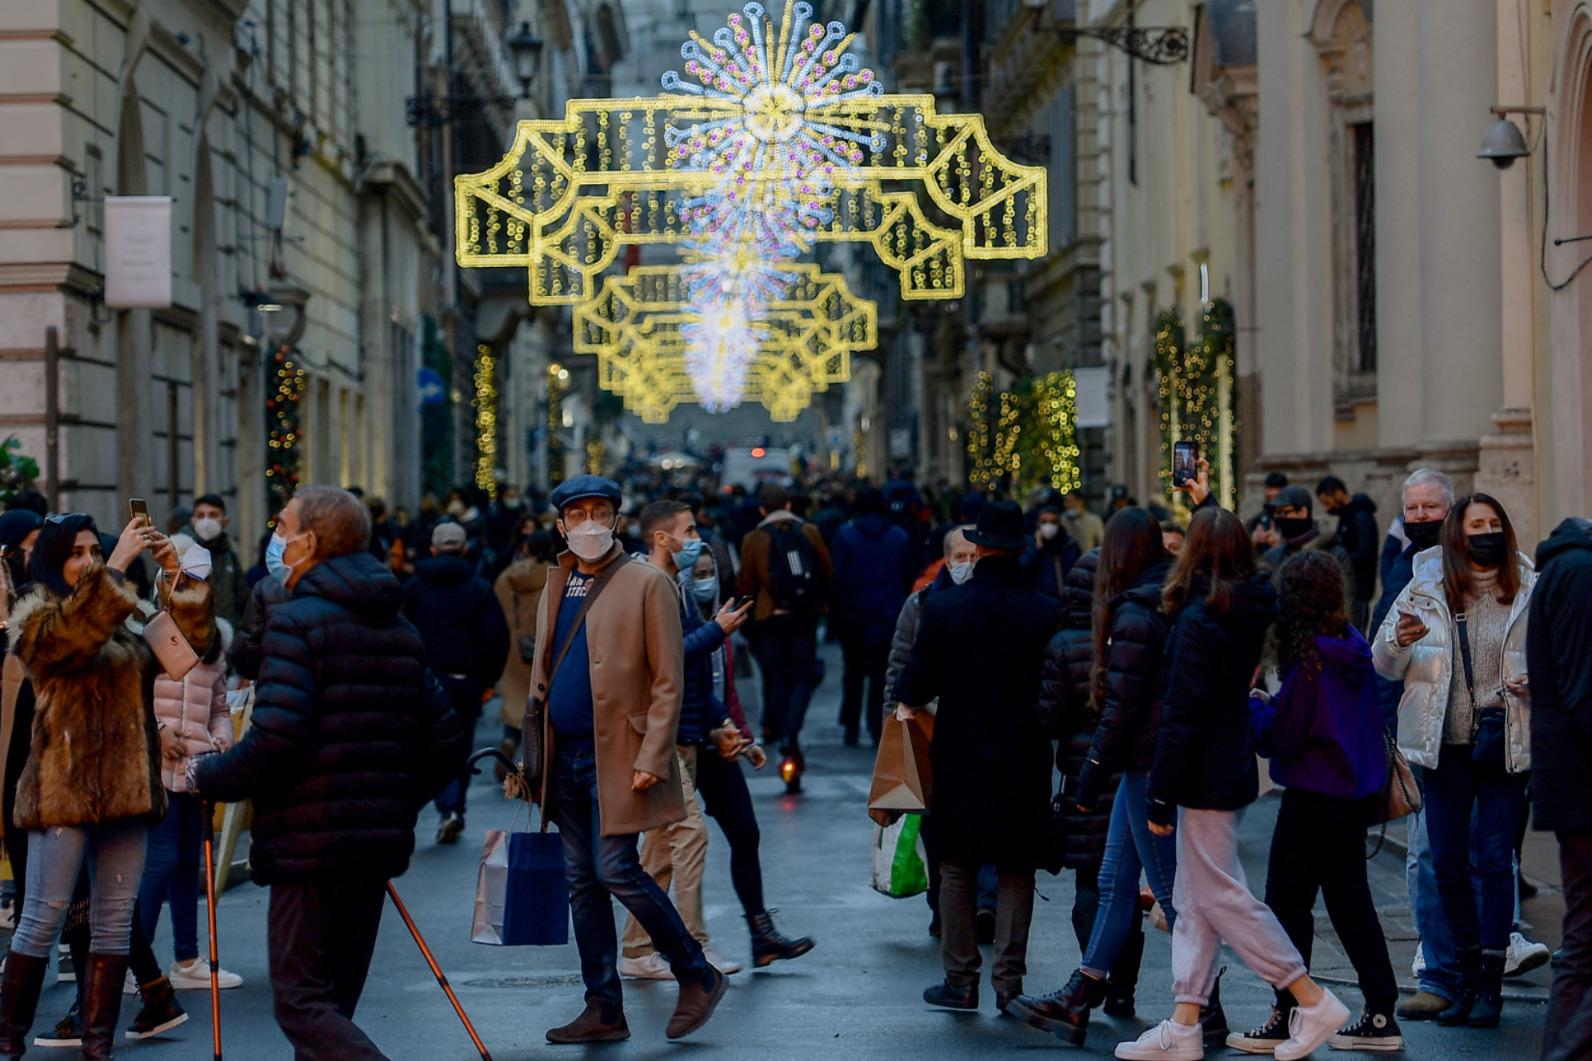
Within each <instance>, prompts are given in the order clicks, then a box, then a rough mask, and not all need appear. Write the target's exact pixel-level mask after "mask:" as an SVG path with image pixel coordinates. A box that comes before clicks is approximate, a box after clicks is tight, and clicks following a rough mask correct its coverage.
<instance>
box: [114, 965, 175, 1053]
mask: <svg viewBox="0 0 1592 1061" xmlns="http://www.w3.org/2000/svg"><path fill="white" fill-rule="evenodd" d="M139 993H140V994H141V995H142V996H143V999H144V1008H143V1009H141V1010H139V1011H138V1016H136V1017H134V1018H133V1024H132V1027H130V1028H128V1029H127V1031H126V1032H125V1033H124V1034H125V1035H126V1036H127V1038H129V1039H133V1040H135V1041H136V1040H139V1039H152V1038H154V1037H155V1036H157V1035H159V1034H161V1033H162V1032H169V1031H171V1029H173V1028H175V1027H177V1026H178V1025H179V1024H186V1023H187V1021H188V1014H187V1013H185V1012H183V1008H182V1006H181V1005H180V1004H179V1003H178V1002H177V992H176V991H174V990H172V986H171V981H170V980H168V979H166V978H165V977H164V976H162V977H161V978H160V979H159V980H156V981H155V982H154V983H152V984H148V985H146V986H144V987H142V988H140V989H139Z"/></svg>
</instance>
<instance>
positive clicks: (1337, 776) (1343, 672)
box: [1264, 627, 1387, 799]
mask: <svg viewBox="0 0 1592 1061" xmlns="http://www.w3.org/2000/svg"><path fill="white" fill-rule="evenodd" d="M1316 649H1317V651H1319V652H1320V653H1321V662H1322V668H1321V671H1320V673H1319V674H1316V673H1309V672H1307V671H1306V670H1305V669H1303V668H1301V667H1300V666H1299V665H1298V664H1294V665H1293V666H1292V667H1290V668H1289V669H1288V672H1287V673H1286V674H1284V675H1283V680H1282V688H1281V689H1280V690H1278V692H1277V694H1276V695H1275V696H1274V697H1273V698H1272V705H1273V707H1274V708H1275V711H1276V716H1275V719H1274V720H1273V722H1272V724H1271V728H1270V730H1269V731H1268V732H1267V734H1266V740H1265V742H1264V743H1265V746H1266V750H1267V751H1269V753H1270V755H1271V778H1272V780H1273V781H1275V782H1277V784H1279V785H1282V786H1284V787H1285V788H1298V789H1303V790H1305V791H1307V792H1319V793H1321V794H1323V795H1327V796H1337V797H1339V798H1341V799H1361V798H1364V797H1366V796H1369V795H1372V794H1373V793H1376V792H1380V791H1382V789H1383V787H1384V785H1385V784H1386V782H1387V745H1386V741H1385V739H1384V737H1383V730H1382V701H1381V698H1380V696H1379V695H1378V693H1377V685H1376V671H1375V670H1374V669H1373V668H1372V666H1371V646H1370V645H1369V644H1368V643H1367V642H1366V640H1365V638H1364V637H1362V636H1361V635H1360V632H1359V631H1358V630H1355V629H1354V628H1352V627H1350V628H1348V629H1347V630H1346V631H1345V635H1344V636H1343V637H1325V636H1322V635H1320V634H1318V635H1316Z"/></svg>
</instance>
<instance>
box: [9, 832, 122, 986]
mask: <svg viewBox="0 0 1592 1061" xmlns="http://www.w3.org/2000/svg"><path fill="white" fill-rule="evenodd" d="M148 834H149V826H148V824H147V823H146V822H144V821H143V820H142V819H137V818H123V819H121V820H120V821H114V822H105V823H104V824H102V825H84V826H75V827H56V828H52V829H45V830H43V831H35V832H30V833H29V834H28V880H27V891H26V896H27V897H26V899H25V900H24V901H23V906H22V916H21V917H19V918H18V919H17V930H16V934H15V935H13V936H12V937H11V949H12V950H14V951H16V952H17V953H18V954H26V955H28V956H29V957H33V958H44V957H48V956H49V954H50V950H51V948H53V947H54V946H55V943H56V941H57V940H58V939H60V938H61V926H62V924H63V923H64V922H65V921H66V913H67V908H68V907H70V906H71V905H72V892H73V889H74V888H75V887H76V885H77V878H78V874H79V873H80V872H81V871H82V869H83V863H84V860H85V859H86V860H87V861H88V878H89V903H88V910H89V914H88V917H89V933H90V938H89V948H88V949H89V953H91V954H126V953H127V952H128V943H129V940H130V938H131V935H132V929H133V903H134V902H135V901H136V900H137V898H138V884H139V880H140V879H141V878H142V877H143V875H144V841H145V838H146V837H147V836H148Z"/></svg>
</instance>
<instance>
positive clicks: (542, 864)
mask: <svg viewBox="0 0 1592 1061" xmlns="http://www.w3.org/2000/svg"><path fill="white" fill-rule="evenodd" d="M470 938H471V940H472V941H474V942H476V943H485V944H488V945H491V946H498V947H557V946H562V945H563V944H565V943H568V942H569V878H568V877H566V876H565V875H564V842H563V839H562V838H561V837H560V836H559V835H558V834H557V833H545V832H524V831H519V830H515V829H512V828H511V829H493V830H490V831H488V833H487V834H486V843H485V844H484V845H483V846H482V849H481V872H480V875H479V877H478V878H477V880H476V887H475V917H474V919H473V921H472V924H471V930H470Z"/></svg>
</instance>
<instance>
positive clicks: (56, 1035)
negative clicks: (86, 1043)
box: [33, 1002, 83, 1049]
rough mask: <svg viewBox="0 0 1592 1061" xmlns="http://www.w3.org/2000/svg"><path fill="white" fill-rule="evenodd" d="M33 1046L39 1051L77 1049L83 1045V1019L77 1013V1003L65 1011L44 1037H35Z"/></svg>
mask: <svg viewBox="0 0 1592 1061" xmlns="http://www.w3.org/2000/svg"><path fill="white" fill-rule="evenodd" d="M33 1045H34V1046H37V1047H39V1048H41V1049H49V1048H52V1047H54V1048H68V1047H70V1048H74V1049H75V1048H77V1047H81V1046H82V1045H83V1018H82V1016H81V1015H80V1014H79V1013H78V1010H77V1003H76V1002H73V1003H72V1008H71V1009H69V1010H67V1011H66V1016H64V1017H62V1018H61V1020H60V1021H59V1023H57V1024H56V1026H55V1029H54V1030H53V1031H51V1032H49V1033H48V1034H46V1035H39V1036H35V1037H34V1039H33Z"/></svg>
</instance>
